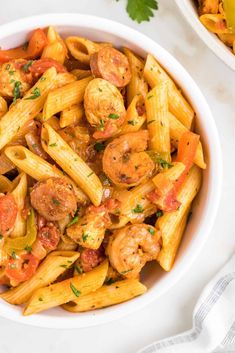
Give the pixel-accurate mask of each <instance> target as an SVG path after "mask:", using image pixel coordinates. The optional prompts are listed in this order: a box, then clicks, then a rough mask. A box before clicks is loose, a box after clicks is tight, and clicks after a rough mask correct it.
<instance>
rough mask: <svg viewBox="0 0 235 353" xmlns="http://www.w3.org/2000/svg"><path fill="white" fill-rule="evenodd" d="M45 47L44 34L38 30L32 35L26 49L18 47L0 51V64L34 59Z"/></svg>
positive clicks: (45, 39)
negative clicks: (14, 60) (15, 60)
mask: <svg viewBox="0 0 235 353" xmlns="http://www.w3.org/2000/svg"><path fill="white" fill-rule="evenodd" d="M46 45H47V37H46V34H45V33H44V31H43V30H42V29H40V28H38V29H36V30H35V31H34V32H33V33H32V36H31V38H30V39H29V44H28V47H27V48H24V46H20V47H18V48H13V49H8V50H0V63H5V62H7V61H10V60H13V59H36V58H37V57H38V56H39V55H40V54H41V53H42V51H43V49H44V47H45V46H46Z"/></svg>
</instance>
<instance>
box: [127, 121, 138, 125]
mask: <svg viewBox="0 0 235 353" xmlns="http://www.w3.org/2000/svg"><path fill="white" fill-rule="evenodd" d="M127 123H128V124H129V125H132V126H135V125H136V122H135V120H128V122H127Z"/></svg>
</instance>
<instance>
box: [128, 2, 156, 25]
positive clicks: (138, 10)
mask: <svg viewBox="0 0 235 353" xmlns="http://www.w3.org/2000/svg"><path fill="white" fill-rule="evenodd" d="M157 9H158V3H157V1H156V0H128V2H127V7H126V10H127V12H128V14H129V16H130V18H131V19H132V20H134V21H137V22H138V23H141V22H143V21H149V20H150V18H151V17H153V16H154V13H153V11H152V10H157Z"/></svg>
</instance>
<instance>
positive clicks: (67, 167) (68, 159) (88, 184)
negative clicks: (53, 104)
mask: <svg viewBox="0 0 235 353" xmlns="http://www.w3.org/2000/svg"><path fill="white" fill-rule="evenodd" d="M41 138H42V146H43V148H44V149H45V151H46V152H47V153H48V154H49V156H51V158H52V159H54V161H55V162H56V163H57V164H58V165H59V166H60V167H61V168H62V169H63V170H64V171H65V172H66V173H67V174H68V175H69V176H70V177H71V178H72V179H73V180H74V181H75V183H77V185H78V186H79V187H80V188H81V189H82V190H83V191H84V192H85V193H86V194H87V196H88V197H89V198H90V200H91V201H92V203H93V204H94V205H95V206H99V204H100V202H101V199H102V194H103V188H102V184H101V182H100V179H99V178H98V177H97V175H96V174H95V173H94V172H93V171H92V170H91V169H90V167H89V166H88V165H87V164H86V163H85V162H84V161H83V160H82V159H81V158H80V157H79V155H78V154H77V153H75V152H74V151H73V150H72V148H71V147H70V146H69V145H68V144H67V143H66V142H65V141H64V140H63V139H62V137H61V136H60V135H59V134H58V133H57V132H56V131H55V130H53V129H52V128H51V127H50V125H48V124H47V123H45V124H44V125H43V127H42V134H41Z"/></svg>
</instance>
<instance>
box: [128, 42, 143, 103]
mask: <svg viewBox="0 0 235 353" xmlns="http://www.w3.org/2000/svg"><path fill="white" fill-rule="evenodd" d="M123 51H124V54H125V55H126V56H127V59H128V61H129V65H130V69H131V80H130V82H129V84H128V85H127V105H128V106H129V104H131V102H132V100H133V98H134V97H135V96H136V95H139V94H140V95H142V96H143V97H144V98H145V96H146V94H147V93H148V84H147V82H146V81H145V79H144V77H143V73H144V62H143V60H141V59H140V58H138V57H137V56H136V55H135V54H134V53H133V52H132V51H131V50H130V49H128V48H124V50H123Z"/></svg>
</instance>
